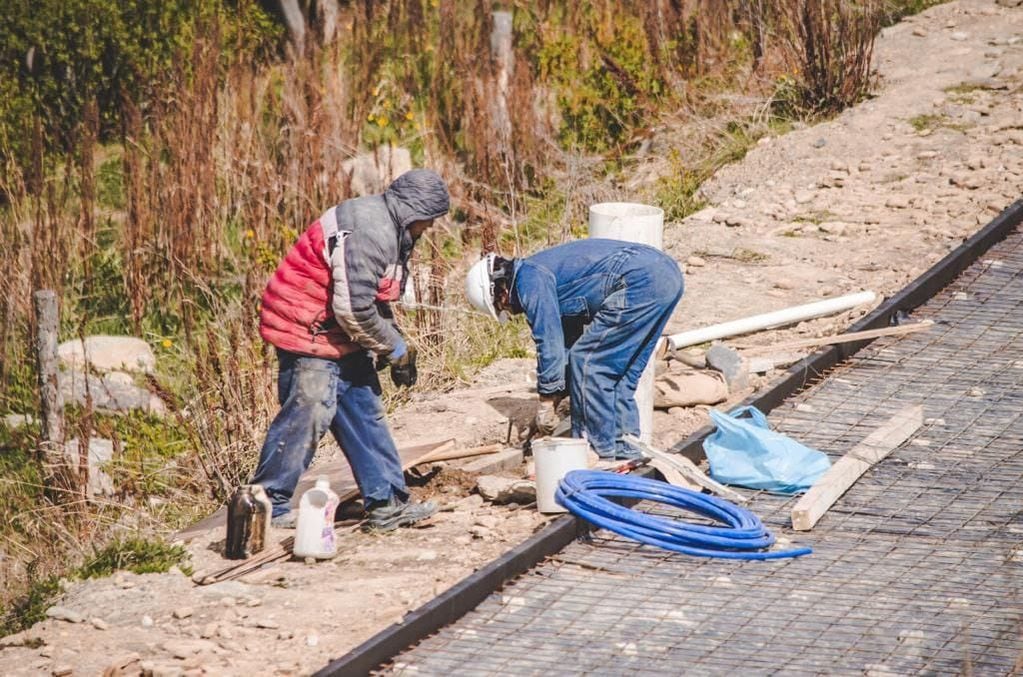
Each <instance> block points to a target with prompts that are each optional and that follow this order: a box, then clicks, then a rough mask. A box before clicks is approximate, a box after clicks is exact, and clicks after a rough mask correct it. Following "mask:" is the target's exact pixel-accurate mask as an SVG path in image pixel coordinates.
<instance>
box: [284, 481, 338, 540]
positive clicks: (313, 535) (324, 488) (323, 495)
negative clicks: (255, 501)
mask: <svg viewBox="0 0 1023 677" xmlns="http://www.w3.org/2000/svg"><path fill="white" fill-rule="evenodd" d="M337 504H338V498H337V494H335V493H334V492H333V491H331V489H330V480H329V479H327V478H326V477H325V476H322V475H321V476H320V477H317V478H316V486H314V487H313V488H312V489H310V490H308V491H306V492H305V493H304V494H302V499H301V500H300V501H299V504H298V521H297V523H296V525H295V545H294V547H293V548H292V554H293V555H294V556H295V557H298V558H302V559H304V558H306V557H313V558H316V559H330V558H331V557H333V556H334V555H336V554H337V540H336V539H335V538H334V513H335V512H336V511H337Z"/></svg>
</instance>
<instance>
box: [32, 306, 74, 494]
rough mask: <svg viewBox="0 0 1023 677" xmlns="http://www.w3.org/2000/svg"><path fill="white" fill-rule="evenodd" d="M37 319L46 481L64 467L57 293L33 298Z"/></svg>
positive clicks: (37, 350)
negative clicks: (58, 371)
mask: <svg viewBox="0 0 1023 677" xmlns="http://www.w3.org/2000/svg"><path fill="white" fill-rule="evenodd" d="M32 301H33V306H34V309H35V316H36V342H35V343H36V345H35V348H36V361H37V363H38V366H39V400H40V416H41V419H42V440H41V443H40V445H39V446H40V452H41V453H42V461H43V464H44V466H45V471H46V475H47V478H48V479H49V478H52V477H54V476H56V475H57V474H58V469H59V468H60V467H62V466H66V465H67V459H66V458H65V454H64V397H63V395H61V392H60V385H59V384H58V382H57V330H58V327H59V322H58V318H59V313H58V310H57V293H56V292H55V291H53V290H52V289H42V290H40V291H37V292H35V293H34V294H33V295H32Z"/></svg>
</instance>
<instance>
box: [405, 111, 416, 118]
mask: <svg viewBox="0 0 1023 677" xmlns="http://www.w3.org/2000/svg"><path fill="white" fill-rule="evenodd" d="M415 117H416V116H415V115H413V114H412V111H409V112H407V113H405V119H406V120H414V119H415Z"/></svg>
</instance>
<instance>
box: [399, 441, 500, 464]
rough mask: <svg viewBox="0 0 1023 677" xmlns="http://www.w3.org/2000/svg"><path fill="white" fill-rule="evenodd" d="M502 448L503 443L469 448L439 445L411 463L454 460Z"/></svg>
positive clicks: (493, 452) (489, 452)
mask: <svg viewBox="0 0 1023 677" xmlns="http://www.w3.org/2000/svg"><path fill="white" fill-rule="evenodd" d="M452 446H453V445H452ZM502 449H504V445H503V444H484V445H483V446H482V447H472V448H470V449H449V448H443V447H441V448H438V449H436V450H434V451H431V452H430V453H428V454H427V455H426V456H423V457H421V458H419V459H418V460H416V461H415V463H413V464H412V465H421V464H423V463H436V462H437V461H454V460H456V459H459V458H471V457H473V456H483V455H485V454H496V453H497V452H499V451H501V450H502Z"/></svg>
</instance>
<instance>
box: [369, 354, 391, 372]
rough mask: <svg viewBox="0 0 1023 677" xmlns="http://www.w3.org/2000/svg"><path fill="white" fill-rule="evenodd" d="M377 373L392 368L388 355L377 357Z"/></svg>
mask: <svg viewBox="0 0 1023 677" xmlns="http://www.w3.org/2000/svg"><path fill="white" fill-rule="evenodd" d="M373 366H374V367H376V370H377V371H383V370H384V369H387V368H388V367H389V366H391V358H390V357H388V356H387V355H377V361H376V363H375V364H374V365H373Z"/></svg>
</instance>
